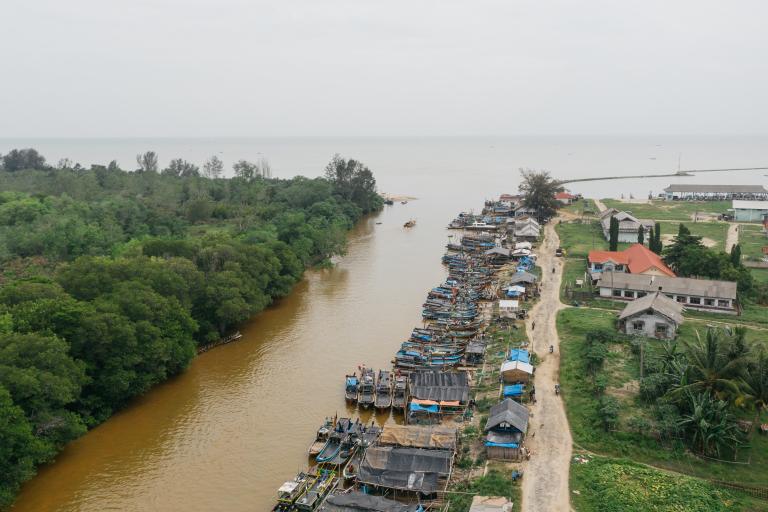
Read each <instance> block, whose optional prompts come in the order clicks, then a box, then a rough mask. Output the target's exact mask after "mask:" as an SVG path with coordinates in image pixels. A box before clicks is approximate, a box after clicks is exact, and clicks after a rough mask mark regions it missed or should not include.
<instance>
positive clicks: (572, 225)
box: [555, 222, 608, 258]
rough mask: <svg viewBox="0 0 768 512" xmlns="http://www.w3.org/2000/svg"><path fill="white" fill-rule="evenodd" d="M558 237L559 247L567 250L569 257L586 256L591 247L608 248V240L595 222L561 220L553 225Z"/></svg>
mask: <svg viewBox="0 0 768 512" xmlns="http://www.w3.org/2000/svg"><path fill="white" fill-rule="evenodd" d="M555 230H556V231H557V236H559V237H560V247H564V248H565V249H566V250H567V253H568V254H567V255H568V257H569V258H577V257H581V258H586V257H587V254H588V253H589V251H591V250H592V249H597V250H604V251H607V250H608V241H607V240H606V239H605V238H603V230H602V229H601V228H600V224H598V223H597V222H588V223H580V222H563V223H560V224H558V225H557V226H555Z"/></svg>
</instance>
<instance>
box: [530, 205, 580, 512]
mask: <svg viewBox="0 0 768 512" xmlns="http://www.w3.org/2000/svg"><path fill="white" fill-rule="evenodd" d="M555 222H557V220H555ZM559 243H560V239H559V238H558V236H557V233H555V229H554V225H553V224H552V223H550V224H547V225H546V226H545V228H544V242H543V243H542V245H541V247H540V249H539V254H538V263H539V266H540V267H541V269H542V280H541V298H540V300H539V302H538V304H536V306H534V307H533V310H532V311H531V315H530V318H529V319H528V326H527V327H528V337H529V339H530V340H531V349H532V350H533V351H534V352H536V354H537V355H538V357H539V361H541V362H540V364H539V365H538V366H537V367H536V378H535V379H534V383H535V386H536V399H537V402H536V404H534V406H533V407H532V409H531V417H530V419H529V422H528V436H527V439H526V444H527V446H528V448H529V449H530V450H532V455H531V459H530V460H529V461H527V462H526V463H525V465H524V469H523V471H524V473H523V507H522V508H523V510H524V511H530V512H560V511H568V510H570V499H569V494H568V471H569V467H570V461H571V444H572V441H571V431H570V429H569V427H568V419H567V417H566V415H565V407H564V406H563V402H562V399H561V398H560V396H556V395H555V384H557V383H558V375H559V371H560V341H559V339H558V337H557V326H556V324H555V320H556V319H557V312H558V311H559V310H560V309H563V308H564V307H565V306H564V305H563V304H562V303H561V302H560V281H561V279H562V276H563V261H562V258H557V257H556V256H555V255H554V253H555V249H556V248H557V247H558V245H559ZM553 267H554V268H555V272H554V273H553V272H552V268H553ZM534 322H535V324H536V327H535V328H533V324H534ZM550 345H553V346H554V352H553V353H552V354H550V353H549V346H550ZM564 392H565V393H567V392H568V390H567V389H566V390H564Z"/></svg>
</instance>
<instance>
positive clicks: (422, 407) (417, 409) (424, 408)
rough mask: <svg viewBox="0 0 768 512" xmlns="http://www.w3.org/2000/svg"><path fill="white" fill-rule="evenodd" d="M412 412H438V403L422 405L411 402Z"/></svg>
mask: <svg viewBox="0 0 768 512" xmlns="http://www.w3.org/2000/svg"><path fill="white" fill-rule="evenodd" d="M410 409H411V412H421V411H424V412H437V410H438V409H437V405H426V406H425V405H420V404H417V403H414V402H411V405H410Z"/></svg>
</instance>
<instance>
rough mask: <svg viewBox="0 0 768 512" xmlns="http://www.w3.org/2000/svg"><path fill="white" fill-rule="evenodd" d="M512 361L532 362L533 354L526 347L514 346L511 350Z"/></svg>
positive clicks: (510, 357)
mask: <svg viewBox="0 0 768 512" xmlns="http://www.w3.org/2000/svg"><path fill="white" fill-rule="evenodd" d="M509 360H510V361H522V362H523V363H530V362H531V355H530V354H529V353H528V351H527V350H525V349H524V348H513V349H512V350H510V351H509Z"/></svg>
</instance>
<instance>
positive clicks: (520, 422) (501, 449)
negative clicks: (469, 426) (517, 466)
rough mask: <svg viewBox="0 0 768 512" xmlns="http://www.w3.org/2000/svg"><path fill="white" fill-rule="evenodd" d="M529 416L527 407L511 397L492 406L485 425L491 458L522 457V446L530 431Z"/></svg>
mask: <svg viewBox="0 0 768 512" xmlns="http://www.w3.org/2000/svg"><path fill="white" fill-rule="evenodd" d="M528 416H529V413H528V408H527V407H525V406H524V405H522V404H520V403H518V402H516V401H514V400H511V399H509V398H507V399H505V400H503V401H502V402H500V403H498V404H496V405H494V406H493V407H491V414H490V415H489V416H488V421H487V422H486V424H485V427H484V431H485V432H486V437H485V447H486V451H487V452H488V458H489V459H502V460H519V459H520V447H521V446H522V444H523V437H524V436H525V433H526V432H527V431H528Z"/></svg>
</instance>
